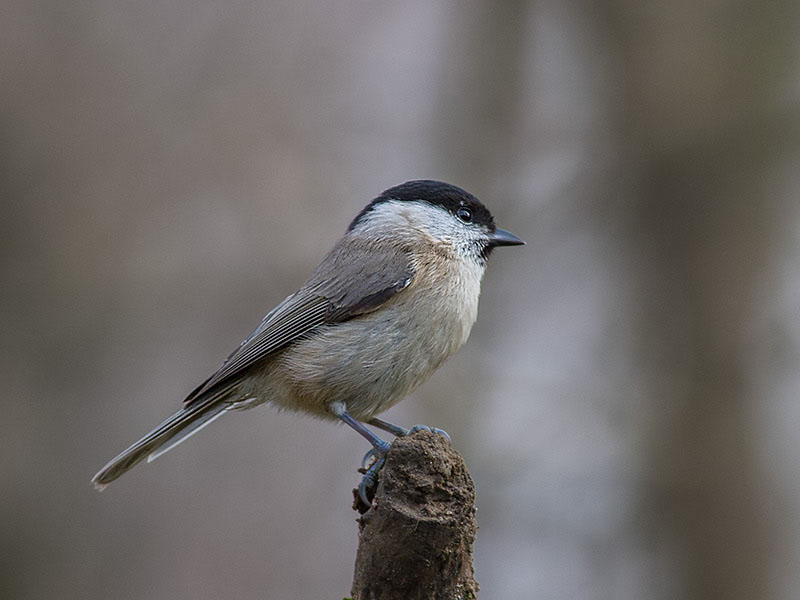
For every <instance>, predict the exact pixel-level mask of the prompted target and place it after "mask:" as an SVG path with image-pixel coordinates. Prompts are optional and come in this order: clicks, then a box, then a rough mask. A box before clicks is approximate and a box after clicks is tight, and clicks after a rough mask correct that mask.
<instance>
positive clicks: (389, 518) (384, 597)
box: [351, 431, 478, 600]
mask: <svg viewBox="0 0 800 600" xmlns="http://www.w3.org/2000/svg"><path fill="white" fill-rule="evenodd" d="M359 504H361V503H360V501H359V499H358V494H357V493H356V506H355V507H356V508H359ZM366 508H367V507H364V506H363V504H361V510H362V511H363V510H364V509H366ZM358 524H359V544H358V552H357V555H356V565H355V575H354V578H353V587H352V590H351V594H352V596H353V600H415V599H417V598H419V599H425V600H433V599H438V600H470V599H474V598H477V595H478V583H477V582H476V581H475V578H474V576H473V575H474V571H473V568H472V544H473V542H474V541H475V534H476V531H477V525H476V523H475V486H474V484H473V482H472V478H471V477H470V475H469V472H468V471H467V467H466V465H465V464H464V459H463V458H462V457H461V455H460V454H459V453H458V452H456V451H455V450H454V449H453V448H452V446H450V444H449V443H448V442H447V440H446V439H445V438H444V437H442V436H441V435H438V434H434V433H431V432H428V431H419V432H417V433H414V434H413V435H410V436H408V437H402V438H398V439H396V440H395V442H394V443H393V444H392V447H391V449H390V450H389V453H388V455H387V456H386V464H385V465H384V467H383V469H382V470H381V472H380V476H379V482H378V487H377V490H376V492H375V498H374V500H373V502H372V506H371V507H369V508H368V510H366V512H365V513H364V514H363V515H362V516H361V518H360V519H359V520H358Z"/></svg>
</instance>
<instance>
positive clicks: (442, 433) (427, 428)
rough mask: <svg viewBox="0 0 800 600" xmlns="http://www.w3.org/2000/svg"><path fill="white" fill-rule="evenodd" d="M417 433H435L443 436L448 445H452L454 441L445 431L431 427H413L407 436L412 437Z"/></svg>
mask: <svg viewBox="0 0 800 600" xmlns="http://www.w3.org/2000/svg"><path fill="white" fill-rule="evenodd" d="M417 431H430V432H431V433H435V434H436V435H441V436H442V437H443V438H444V439H446V440H447V441H448V443H452V441H453V440H451V439H450V434H448V433H447V432H446V431H445V430H444V429H439V428H438V427H429V426H427V425H413V426H412V427H411V428H410V429H409V430H408V433H407V434H406V435H411V434H412V433H416V432H417Z"/></svg>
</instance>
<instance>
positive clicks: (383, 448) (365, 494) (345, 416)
mask: <svg viewBox="0 0 800 600" xmlns="http://www.w3.org/2000/svg"><path fill="white" fill-rule="evenodd" d="M331 412H332V413H333V414H334V415H336V416H337V417H338V418H339V419H341V420H342V421H343V422H345V423H347V425H349V426H350V427H352V428H353V429H355V430H356V431H357V432H358V433H360V434H361V435H362V436H364V437H365V438H366V439H367V441H368V442H369V443H370V444H372V449H371V450H370V451H369V453H368V455H369V456H375V457H376V460H375V462H373V463H372V465H370V467H369V468H368V469H367V471H366V473H364V477H363V478H362V479H361V483H360V484H359V485H358V495H359V497H360V498H361V501H362V502H364V504H365V505H366V506H369V505H370V504H372V498H373V497H374V496H375V487H376V485H377V483H378V472H379V471H380V470H381V469H382V468H383V464H384V463H385V462H386V453H387V452H389V448H390V447H391V444H389V443H388V442H386V441H384V440H382V439H381V438H379V437H378V436H377V435H375V434H374V433H372V432H371V431H370V430H369V429H367V428H366V427H365V426H364V424H363V423H362V422H361V421H358V420H357V419H354V418H353V417H352V416H351V415H350V413H348V412H347V411H346V410H345V409H344V407H343V406H341V405H338V404H337V405H335V406H332V407H331Z"/></svg>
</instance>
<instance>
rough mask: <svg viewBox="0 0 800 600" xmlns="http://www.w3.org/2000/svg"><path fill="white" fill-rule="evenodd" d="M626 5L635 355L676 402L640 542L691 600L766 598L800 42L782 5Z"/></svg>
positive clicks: (649, 488)
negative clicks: (775, 305) (764, 324)
mask: <svg viewBox="0 0 800 600" xmlns="http://www.w3.org/2000/svg"><path fill="white" fill-rule="evenodd" d="M612 6H613V8H612V9H611V10H610V11H609V12H605V13H604V14H602V15H600V16H601V22H603V23H604V25H605V26H606V29H605V34H606V35H607V36H608V43H609V44H610V45H611V46H612V47H614V49H615V51H616V57H617V59H618V63H617V64H618V66H619V68H620V71H619V73H618V76H619V80H618V81H619V86H620V92H621V94H622V99H623V102H622V104H621V107H622V110H623V111H624V114H623V113H621V114H619V115H618V116H619V131H620V134H621V144H620V146H621V148H622V149H623V155H624V157H625V158H624V160H623V165H622V172H623V173H625V174H626V175H628V181H629V182H630V183H631V184H632V185H631V189H630V190H629V192H630V193H631V197H632V198H633V201H632V202H631V204H630V208H631V212H630V214H629V215H628V216H629V217H630V219H631V220H630V226H631V227H632V230H631V231H632V232H634V233H633V234H632V237H631V238H630V248H629V250H630V255H631V256H632V257H636V258H635V259H633V262H634V263H636V267H637V270H638V272H639V273H640V278H639V281H640V289H639V302H640V309H641V310H640V314H641V315H642V316H641V321H640V322H639V323H638V336H639V342H638V344H637V347H636V351H637V353H638V361H639V364H640V365H641V367H642V372H643V373H645V374H646V377H647V378H648V379H649V382H647V384H646V387H647V388H648V394H649V396H650V397H651V398H652V399H653V401H654V403H656V405H661V406H662V407H667V408H666V409H664V410H662V411H660V412H658V413H657V414H654V416H655V417H656V418H654V419H652V420H651V428H652V429H651V431H650V432H649V433H648V435H647V436H646V437H644V438H643V439H647V440H648V444H649V449H648V451H647V459H646V462H647V463H648V464H646V465H645V466H644V471H645V473H649V475H648V478H651V479H652V480H651V481H649V482H647V484H646V485H645V486H644V490H643V491H644V493H643V496H642V503H641V514H642V516H643V520H642V529H641V531H640V535H641V536H642V537H643V541H644V543H645V545H647V544H648V543H653V540H655V539H662V540H663V539H664V538H665V537H666V538H669V539H671V545H672V549H671V552H672V553H673V557H672V559H673V561H674V564H675V565H677V566H678V573H677V575H678V579H679V589H681V591H683V592H684V593H683V594H682V596H683V597H685V598H693V599H695V598H696V599H698V600H701V599H702V600H705V599H708V598H726V599H728V600H735V599H738V598H741V599H751V598H765V597H767V596H769V592H770V589H769V581H768V575H769V573H768V570H767V569H768V565H769V562H770V552H771V548H770V547H769V546H768V540H769V539H770V538H771V536H772V534H771V532H770V531H769V528H770V527H771V526H772V525H773V523H770V521H769V516H768V515H766V510H765V502H764V499H765V494H764V492H763V490H764V489H765V487H766V482H765V481H763V480H762V478H763V474H761V473H759V471H758V465H757V464H756V463H757V455H756V447H755V443H756V440H757V437H756V436H755V435H754V434H753V427H754V425H753V423H752V421H751V419H752V416H753V415H754V414H755V412H756V411H755V408H756V407H757V404H758V398H754V397H753V390H754V387H753V382H752V380H751V371H749V369H750V368H751V367H752V361H753V357H752V341H751V340H750V339H749V336H750V335H751V334H752V323H753V322H755V321H756V320H757V319H758V317H759V313H760V312H761V306H760V304H761V300H762V298H763V295H764V293H765V290H764V289H763V285H764V284H765V282H766V281H768V280H769V272H770V268H771V265H772V266H774V263H775V261H776V260H777V259H778V258H779V255H776V250H777V248H776V245H775V244H774V240H775V239H776V237H777V236H778V229H779V227H780V221H779V212H780V206H779V201H778V200H776V195H775V194H772V193H770V192H771V191H773V192H774V190H771V188H770V185H769V183H770V172H771V170H774V167H775V165H778V164H780V161H781V160H785V158H786V154H787V152H788V151H789V149H790V147H789V145H788V144H787V143H786V141H787V138H786V137H785V136H782V135H781V131H782V130H784V128H786V129H791V128H790V127H788V125H789V121H788V120H786V122H784V118H783V116H782V115H781V114H780V112H779V111H778V109H777V106H776V105H775V102H774V100H775V98H778V97H780V94H779V90H778V86H779V85H780V84H781V83H782V81H784V80H785V79H784V78H783V76H784V73H783V69H782V66H783V61H784V58H783V57H785V56H789V55H791V54H792V49H793V46H794V42H793V40H792V38H791V37H790V36H787V35H782V33H788V28H781V27H779V24H780V23H781V21H782V19H786V18H787V17H788V16H789V15H790V14H791V13H790V12H789V11H788V10H786V9H785V7H781V6H780V5H779V4H770V5H761V4H759V5H754V4H746V3H717V2H712V3H707V4H697V3H688V2H679V3H677V4H676V3H668V4H658V5H654V4H650V3H648V4H637V3H632V2H627V1H623V2H617V3H615V4H614V5H612ZM601 10H607V9H605V8H604V9H601ZM654 149H657V151H656V150H654ZM666 382H671V383H669V384H666V385H665V383H666ZM672 382H682V384H681V385H680V386H675V385H674V383H672ZM676 387H680V388H682V393H679V394H677V395H675V394H674V391H675V389H676ZM772 558H775V557H772ZM668 576H671V574H668Z"/></svg>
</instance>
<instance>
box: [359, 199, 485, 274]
mask: <svg viewBox="0 0 800 600" xmlns="http://www.w3.org/2000/svg"><path fill="white" fill-rule="evenodd" d="M356 229H357V230H360V231H362V232H364V233H365V234H367V235H370V234H374V235H380V236H386V235H395V236H398V237H400V238H401V239H402V238H406V239H408V238H409V237H411V236H413V235H414V234H415V233H417V232H420V231H421V232H423V233H425V234H427V235H429V236H430V237H432V238H434V239H436V240H437V241H439V242H445V243H449V244H451V245H452V246H453V248H454V250H458V251H461V252H463V253H464V254H466V255H468V256H470V257H476V259H477V258H478V257H479V256H480V251H481V249H482V247H483V242H484V239H485V238H486V235H487V233H486V232H484V231H483V228H482V227H481V226H479V225H469V224H465V223H462V222H461V221H459V220H458V219H456V217H455V216H453V215H451V214H450V213H449V212H448V211H447V210H446V209H444V208H442V207H441V206H434V205H433V204H429V203H427V202H408V201H399V200H388V201H386V202H382V203H380V204H378V205H377V206H375V207H374V208H373V209H372V210H371V211H370V212H369V213H367V214H366V215H365V216H364V218H363V219H362V221H361V222H360V223H359V224H358V226H357V227H356Z"/></svg>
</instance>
